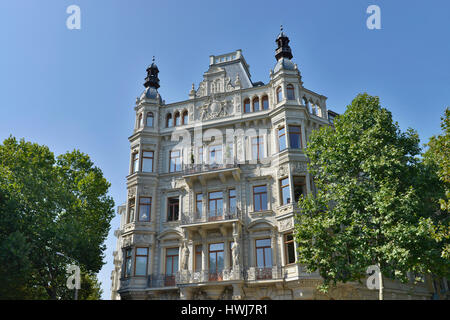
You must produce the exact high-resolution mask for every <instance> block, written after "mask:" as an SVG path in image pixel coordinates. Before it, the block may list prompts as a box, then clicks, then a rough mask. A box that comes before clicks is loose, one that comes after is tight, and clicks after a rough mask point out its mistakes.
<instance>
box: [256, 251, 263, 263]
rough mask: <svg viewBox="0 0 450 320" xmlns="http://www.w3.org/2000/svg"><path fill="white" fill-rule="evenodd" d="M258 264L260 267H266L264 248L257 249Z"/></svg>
mask: <svg viewBox="0 0 450 320" xmlns="http://www.w3.org/2000/svg"><path fill="white" fill-rule="evenodd" d="M256 265H257V266H258V268H263V267H264V252H263V250H262V249H257V250H256Z"/></svg>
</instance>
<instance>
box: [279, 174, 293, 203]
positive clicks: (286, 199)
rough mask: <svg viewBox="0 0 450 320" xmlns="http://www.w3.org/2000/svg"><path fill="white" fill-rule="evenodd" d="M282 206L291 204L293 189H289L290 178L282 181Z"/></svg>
mask: <svg viewBox="0 0 450 320" xmlns="http://www.w3.org/2000/svg"><path fill="white" fill-rule="evenodd" d="M280 190H281V205H284V204H288V203H291V188H290V187H289V177H287V178H284V179H281V180H280Z"/></svg>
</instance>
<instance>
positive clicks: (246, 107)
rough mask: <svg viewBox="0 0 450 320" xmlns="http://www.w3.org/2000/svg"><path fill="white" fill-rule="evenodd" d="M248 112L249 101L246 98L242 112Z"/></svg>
mask: <svg viewBox="0 0 450 320" xmlns="http://www.w3.org/2000/svg"><path fill="white" fill-rule="evenodd" d="M250 111H251V110H250V99H248V98H247V99H245V100H244V112H245V113H247V112H250Z"/></svg>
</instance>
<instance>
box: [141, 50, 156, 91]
mask: <svg viewBox="0 0 450 320" xmlns="http://www.w3.org/2000/svg"><path fill="white" fill-rule="evenodd" d="M158 73H159V70H158V67H157V66H156V64H155V56H153V59H152V64H151V65H150V67H148V68H147V77H146V78H145V83H144V87H146V88H148V87H152V88H155V89H158V88H159V78H158Z"/></svg>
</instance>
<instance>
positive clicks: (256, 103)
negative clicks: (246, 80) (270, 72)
mask: <svg viewBox="0 0 450 320" xmlns="http://www.w3.org/2000/svg"><path fill="white" fill-rule="evenodd" d="M252 104H253V111H259V98H258V97H256V98H253V103H252Z"/></svg>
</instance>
